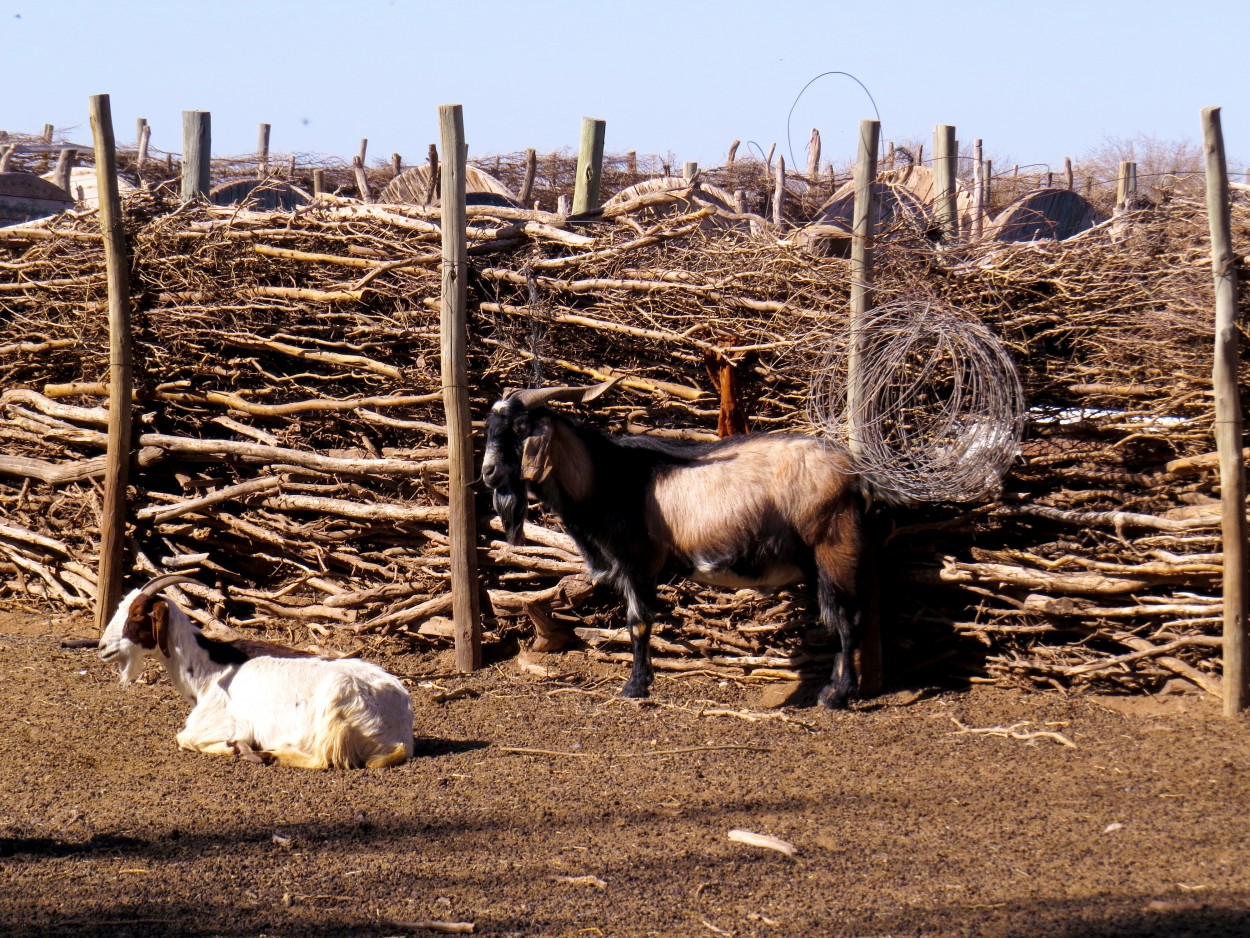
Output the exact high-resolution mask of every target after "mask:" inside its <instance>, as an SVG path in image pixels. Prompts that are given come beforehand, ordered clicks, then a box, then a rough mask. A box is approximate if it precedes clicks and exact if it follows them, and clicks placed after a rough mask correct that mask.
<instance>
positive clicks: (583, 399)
mask: <svg viewBox="0 0 1250 938" xmlns="http://www.w3.org/2000/svg"><path fill="white" fill-rule="evenodd" d="M621 378H622V376H621V375H617V376H616V377H615V378H609V379H608V380H607V381H604V382H602V383H601V384H592V385H590V387H582V388H574V387H554V388H528V389H526V390H523V391H511V392H509V394H508V395H507V399H508V400H516V401H520V402H521V405H522V406H524V407H527V408H528V407H538V406H539V405H541V404H546V403H548V402H549V401H572V402H573V403H575V404H588V403H590V402H591V401H593V400H594V399H595V398H596V397H598V396H599V395H601V394H603V393H604V392H605V391H607V390H608V389H610V388H612V387H614V386H615V385H616V384H617V383H618V382H620V381H621Z"/></svg>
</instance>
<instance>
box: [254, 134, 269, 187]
mask: <svg viewBox="0 0 1250 938" xmlns="http://www.w3.org/2000/svg"><path fill="white" fill-rule="evenodd" d="M268 175H269V125H268V124H261V125H260V136H259V138H258V139H257V141H256V178H257V179H264V178H265V177H266V176H268Z"/></svg>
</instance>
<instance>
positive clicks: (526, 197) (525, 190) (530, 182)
mask: <svg viewBox="0 0 1250 938" xmlns="http://www.w3.org/2000/svg"><path fill="white" fill-rule="evenodd" d="M537 172H538V151H537V150H535V149H534V148H533V147H530V148H528V149H527V150H526V151H525V178H524V179H522V181H521V192H520V193H519V195H518V196H517V201H519V202H520V203H521V205H523V206H524V207H526V208H528V207H529V204H530V198H531V197H532V196H533V194H534V176H535V175H536V174H537Z"/></svg>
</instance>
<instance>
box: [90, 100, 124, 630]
mask: <svg viewBox="0 0 1250 938" xmlns="http://www.w3.org/2000/svg"><path fill="white" fill-rule="evenodd" d="M91 132H92V136H93V137H94V140H95V167H96V187H97V189H98V192H99V196H100V233H101V234H102V235H103V236H104V266H105V269H106V271H107V274H108V319H109V412H108V449H107V456H106V460H105V470H104V507H103V511H102V513H101V517H100V560H99V567H98V568H97V586H96V605H95V624H96V629H97V630H98V631H99V632H101V633H102V632H103V631H104V628H105V626H106V625H108V621H109V618H110V617H111V616H112V613H113V610H114V609H115V608H116V606H117V603H118V602H119V601H120V600H121V596H122V572H123V570H124V569H125V561H126V557H125V545H126V483H127V477H128V475H129V470H130V424H131V413H130V409H131V390H132V387H133V383H134V382H133V376H132V375H131V350H130V339H131V337H130V261H129V258H128V257H127V252H126V236H125V232H124V231H123V229H122V216H121V198H120V197H119V195H118V192H117V150H116V147H115V146H114V142H113V114H112V107H111V106H110V104H109V96H108V95H106V94H97V95H92V97H91Z"/></svg>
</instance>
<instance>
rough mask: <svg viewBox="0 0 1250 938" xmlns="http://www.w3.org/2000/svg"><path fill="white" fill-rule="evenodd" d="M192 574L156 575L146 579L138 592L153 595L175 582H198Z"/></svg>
mask: <svg viewBox="0 0 1250 938" xmlns="http://www.w3.org/2000/svg"><path fill="white" fill-rule="evenodd" d="M199 582H200V581H199V580H197V579H196V578H195V577H193V576H187V575H186V574H185V573H166V574H165V575H164V576H158V577H157V578H156V579H154V580H148V582H147V583H146V584H144V586H143V587H141V588H140V590H139V592H140V593H142V594H143V595H144V596H155V595H156V594H157V593H159V592H160V591H161V590H163V589H164V588H165V587H167V586H173V585H174V584H175V583H199Z"/></svg>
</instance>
